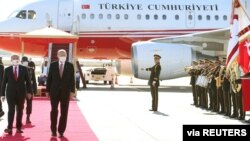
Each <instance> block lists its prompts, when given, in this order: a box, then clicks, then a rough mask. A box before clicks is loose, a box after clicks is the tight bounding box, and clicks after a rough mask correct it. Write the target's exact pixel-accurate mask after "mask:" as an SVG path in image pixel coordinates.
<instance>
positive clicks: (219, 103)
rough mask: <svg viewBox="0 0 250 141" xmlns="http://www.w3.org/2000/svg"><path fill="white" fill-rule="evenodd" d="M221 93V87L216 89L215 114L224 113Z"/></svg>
mask: <svg viewBox="0 0 250 141" xmlns="http://www.w3.org/2000/svg"><path fill="white" fill-rule="evenodd" d="M222 95H223V91H222V87H219V88H218V91H217V98H216V99H217V101H216V111H217V112H224V101H223V96H222Z"/></svg>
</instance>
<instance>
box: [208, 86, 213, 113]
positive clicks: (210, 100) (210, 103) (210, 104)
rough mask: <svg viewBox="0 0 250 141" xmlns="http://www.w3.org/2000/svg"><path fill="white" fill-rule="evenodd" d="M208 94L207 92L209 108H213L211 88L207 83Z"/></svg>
mask: <svg viewBox="0 0 250 141" xmlns="http://www.w3.org/2000/svg"><path fill="white" fill-rule="evenodd" d="M208 94H209V109H211V110H212V109H213V105H214V99H213V88H212V86H211V84H208Z"/></svg>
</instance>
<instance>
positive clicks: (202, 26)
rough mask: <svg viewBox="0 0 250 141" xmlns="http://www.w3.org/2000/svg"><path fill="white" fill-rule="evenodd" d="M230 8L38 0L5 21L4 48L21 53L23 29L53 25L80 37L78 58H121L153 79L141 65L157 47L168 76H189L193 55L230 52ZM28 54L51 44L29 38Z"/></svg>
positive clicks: (144, 0)
mask: <svg viewBox="0 0 250 141" xmlns="http://www.w3.org/2000/svg"><path fill="white" fill-rule="evenodd" d="M231 9H232V2H231V1H229V0H207V1H204V0H185V1H184V0H157V1H151V0H133V1H131V0H119V1H117V0H102V1H100V0H91V1H87V0H34V1H32V2H30V3H28V4H26V5H25V6H23V7H20V8H18V9H16V10H15V11H13V12H12V13H11V14H10V16H9V17H8V18H7V19H5V20H4V21H1V22H0V49H3V50H6V51H10V52H16V53H18V52H20V46H21V41H20V34H24V33H26V32H31V31H33V30H38V29H42V28H44V27H47V26H52V27H53V28H56V29H60V30H63V31H67V32H70V33H73V34H76V35H77V36H78V37H79V40H78V44H77V56H78V58H86V59H113V60H117V61H118V65H117V67H118V68H119V70H121V73H123V72H124V71H125V72H127V70H130V69H131V67H132V70H133V74H134V75H135V77H137V78H141V79H148V77H149V73H148V72H145V71H143V70H142V68H147V67H150V66H152V65H153V54H155V53H158V54H160V55H161V56H162V59H161V64H162V72H161V76H160V78H161V79H162V80H166V79H171V78H177V77H181V76H185V75H186V73H185V72H184V69H183V68H184V66H189V65H191V62H192V61H193V60H197V59H201V58H206V57H211V56H220V55H225V53H226V49H227V42H228V38H229V29H228V27H229V23H230V18H231V15H230V13H231ZM25 54H27V55H36V56H45V55H46V54H48V45H44V44H31V43H30V44H27V45H26V46H25ZM128 60H129V61H128ZM131 60H132V66H131ZM128 62H129V64H130V65H128ZM129 66H131V67H129Z"/></svg>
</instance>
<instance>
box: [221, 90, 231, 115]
mask: <svg viewBox="0 0 250 141" xmlns="http://www.w3.org/2000/svg"><path fill="white" fill-rule="evenodd" d="M223 97H224V108H225V109H224V111H225V114H226V115H228V116H230V114H231V101H230V100H231V99H230V93H229V88H223Z"/></svg>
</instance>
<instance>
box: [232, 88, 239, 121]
mask: <svg viewBox="0 0 250 141" xmlns="http://www.w3.org/2000/svg"><path fill="white" fill-rule="evenodd" d="M231 96H232V102H233V114H232V117H238V110H237V94H236V93H234V92H233V91H231Z"/></svg>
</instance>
